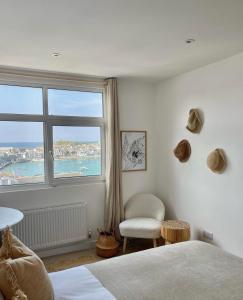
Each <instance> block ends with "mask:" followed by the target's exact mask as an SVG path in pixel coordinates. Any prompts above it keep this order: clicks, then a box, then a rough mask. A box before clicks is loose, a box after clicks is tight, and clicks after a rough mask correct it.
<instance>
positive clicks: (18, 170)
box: [1, 158, 101, 177]
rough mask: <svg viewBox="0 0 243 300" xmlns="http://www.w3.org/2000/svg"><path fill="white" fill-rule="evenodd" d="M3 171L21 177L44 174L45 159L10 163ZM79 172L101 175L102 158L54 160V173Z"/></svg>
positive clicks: (85, 174)
mask: <svg viewBox="0 0 243 300" xmlns="http://www.w3.org/2000/svg"><path fill="white" fill-rule="evenodd" d="M1 173H6V174H8V173H10V174H15V176H21V177H34V176H44V161H30V162H22V163H16V164H12V165H9V166H7V167H5V168H3V169H2V170H1ZM71 173H79V174H80V175H81V176H98V175H101V160H100V159H97V158H94V159H82V160H77V159H67V160H56V161H54V174H55V175H57V177H60V175H61V174H71Z"/></svg>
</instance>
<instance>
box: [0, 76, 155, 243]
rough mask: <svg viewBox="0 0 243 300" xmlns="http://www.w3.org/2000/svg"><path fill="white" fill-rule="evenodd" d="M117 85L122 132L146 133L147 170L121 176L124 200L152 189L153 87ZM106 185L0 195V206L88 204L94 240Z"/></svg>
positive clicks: (100, 222)
mask: <svg viewBox="0 0 243 300" xmlns="http://www.w3.org/2000/svg"><path fill="white" fill-rule="evenodd" d="M118 85H119V87H118V88H119V102H120V118H121V128H122V129H137V130H147V131H148V171H146V172H130V173H129V174H128V173H124V174H123V190H124V201H126V200H127V199H128V198H129V197H130V196H131V195H132V194H134V193H137V192H141V191H153V190H154V177H153V176H154V172H153V171H154V170H153V151H154V147H153V143H154V137H153V134H154V126H153V124H154V116H153V112H154V110H153V104H154V100H155V97H154V95H155V94H154V93H155V89H154V85H152V84H149V83H142V82H139V81H136V80H135V81H134V80H125V79H121V80H119V81H118ZM104 197H105V183H104V182H101V183H96V184H81V185H73V186H68V185H66V186H62V187H53V188H48V189H41V190H32V191H18V192H9V193H0V206H8V207H13V208H18V209H21V210H25V209H31V208H40V207H48V206H56V205H62V204H68V203H76V202H80V201H85V202H87V203H88V228H91V229H92V232H93V238H95V236H96V228H97V227H102V226H103V220H104Z"/></svg>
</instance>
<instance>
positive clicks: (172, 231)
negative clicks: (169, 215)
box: [161, 220, 190, 245]
mask: <svg viewBox="0 0 243 300" xmlns="http://www.w3.org/2000/svg"><path fill="white" fill-rule="evenodd" d="M161 236H162V237H163V238H164V239H165V244H166V245H169V244H174V243H179V242H184V241H188V240H190V225H189V224H188V223H187V222H184V221H180V220H168V221H163V222H162V226H161Z"/></svg>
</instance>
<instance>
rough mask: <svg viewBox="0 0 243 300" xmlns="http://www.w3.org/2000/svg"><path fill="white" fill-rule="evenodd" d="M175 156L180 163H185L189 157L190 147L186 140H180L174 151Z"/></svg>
mask: <svg viewBox="0 0 243 300" xmlns="http://www.w3.org/2000/svg"><path fill="white" fill-rule="evenodd" d="M174 154H175V156H176V157H177V158H178V159H179V161H180V162H186V161H188V159H189V158H190V155H191V145H190V143H189V142H188V141H187V140H182V141H180V142H179V144H178V145H177V146H176V148H175V149H174Z"/></svg>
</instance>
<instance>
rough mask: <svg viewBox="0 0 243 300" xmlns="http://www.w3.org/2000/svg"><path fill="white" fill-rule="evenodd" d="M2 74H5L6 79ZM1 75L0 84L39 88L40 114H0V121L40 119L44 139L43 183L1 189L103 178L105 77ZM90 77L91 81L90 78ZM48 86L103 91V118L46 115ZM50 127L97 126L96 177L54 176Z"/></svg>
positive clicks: (51, 129)
mask: <svg viewBox="0 0 243 300" xmlns="http://www.w3.org/2000/svg"><path fill="white" fill-rule="evenodd" d="M4 77H7V79H5V78H4ZM15 77H16V76H14V75H12V74H11V75H7V76H5V75H3V76H1V74H0V85H9V86H20V87H30V88H31V87H33V88H41V89H42V104H43V113H42V114H38V115H36V114H10V113H0V121H10V122H11V121H12V122H14V121H15V122H16V121H17V122H41V123H42V124H43V141H44V173H45V174H44V182H43V183H25V184H13V185H5V186H0V192H6V191H15V190H34V189H42V188H48V187H55V186H60V185H68V184H69V185H74V184H82V183H95V182H100V181H105V127H106V126H105V120H106V109H105V83H104V80H102V79H99V80H97V81H96V80H90V79H86V80H81V79H79V80H76V77H75V78H74V79H75V80H74V79H73V78H72V77H71V78H70V79H68V80H67V79H60V78H55V77H54V78H50V79H48V78H46V77H44V78H42V77H34V78H33V77H32V76H30V77H29V78H28V80H26V78H25V77H24V76H18V75H17V77H18V78H17V80H16V78H15ZM89 80H90V81H89ZM48 89H57V90H67V91H80V92H98V93H102V108H103V116H102V117H82V116H60V115H48ZM53 126H75V127H100V142H101V175H98V176H74V177H61V178H54V168H53V167H54V166H53V162H54V161H53Z"/></svg>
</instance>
